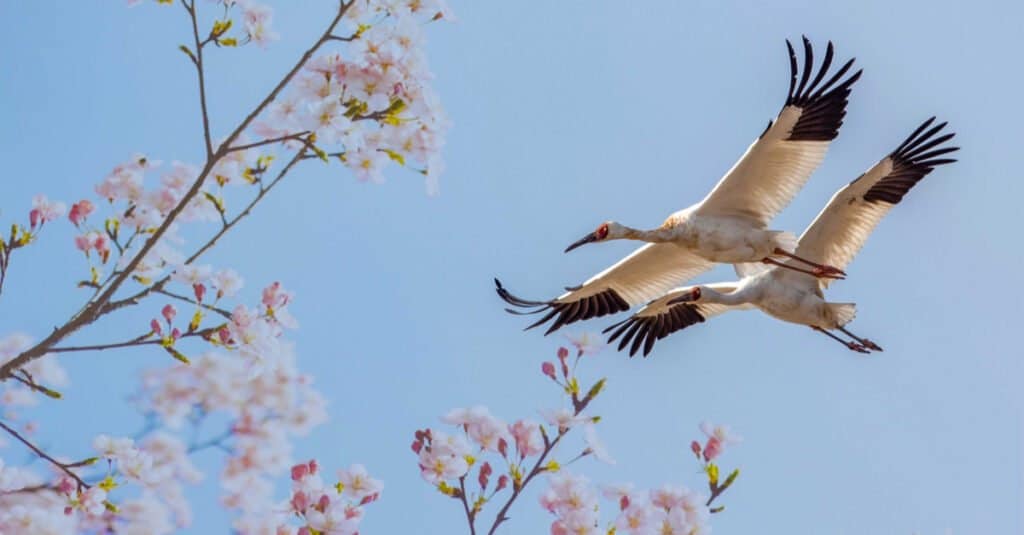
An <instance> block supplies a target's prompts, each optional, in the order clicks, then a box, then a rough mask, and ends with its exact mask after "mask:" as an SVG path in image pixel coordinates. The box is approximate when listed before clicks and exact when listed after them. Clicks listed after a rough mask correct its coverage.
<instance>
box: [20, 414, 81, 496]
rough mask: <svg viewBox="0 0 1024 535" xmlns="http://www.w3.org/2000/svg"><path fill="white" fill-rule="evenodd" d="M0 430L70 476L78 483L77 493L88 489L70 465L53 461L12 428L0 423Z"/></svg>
mask: <svg viewBox="0 0 1024 535" xmlns="http://www.w3.org/2000/svg"><path fill="white" fill-rule="evenodd" d="M0 428H3V430H4V431H7V433H8V434H10V435H11V436H12V437H14V438H16V439H17V440H18V441H19V442H21V443H22V444H24V445H25V446H27V447H28V449H30V450H32V451H33V452H34V453H35V454H36V455H38V456H40V457H42V458H43V459H46V460H47V461H49V462H50V464H52V465H54V466H56V467H57V468H59V469H60V470H61V471H62V472H64V473H65V474H67V475H68V476H70V477H71V479H74V480H75V481H76V482H77V483H78V490H79V491H81V490H82V489H83V488H86V489H87V488H89V484H88V483H86V482H85V481H83V480H82V478H80V477H78V474H76V473H74V472H72V471H71V467H72V465H70V464H64V463H62V462H60V461H58V460H57V459H54V458H53V457H50V455H49V454H47V453H46V452H45V451H43V450H42V449H40V448H39V446H36V445H35V444H33V443H31V442H29V440H28V439H27V438H25V437H23V436H21V433H18V432H17V431H15V430H14V429H13V428H11V427H10V426H8V425H7V424H5V423H3V422H2V421H0Z"/></svg>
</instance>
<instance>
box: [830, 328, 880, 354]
mask: <svg viewBox="0 0 1024 535" xmlns="http://www.w3.org/2000/svg"><path fill="white" fill-rule="evenodd" d="M839 330H840V331H842V332H844V333H845V334H846V335H847V336H849V337H850V338H853V339H854V340H856V341H857V343H859V344H860V345H862V346H864V347H866V348H868V349H870V350H872V351H885V350H884V349H882V348H881V347H880V346H879V345H878V344H876V343H874V342H872V341H871V340H868V339H867V338H861V337H859V336H857V335H856V334H853V333H851V332H850V331H847V330H846V329H844V328H843V327H840V328H839Z"/></svg>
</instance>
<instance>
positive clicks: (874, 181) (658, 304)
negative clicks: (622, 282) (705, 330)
mask: <svg viewBox="0 0 1024 535" xmlns="http://www.w3.org/2000/svg"><path fill="white" fill-rule="evenodd" d="M934 121H935V118H934V117H932V118H931V119H928V120H927V121H925V122H924V123H923V124H922V125H921V126H919V127H918V128H917V129H916V130H914V132H913V133H912V134H911V135H910V137H908V138H907V139H906V140H905V141H904V142H903V143H902V144H900V146H899V147H897V148H896V150H894V151H892V152H891V153H889V155H888V156H886V157H885V158H883V159H882V160H881V161H880V162H878V163H877V164H875V166H874V167H872V168H871V169H869V170H868V171H867V172H866V173H864V174H863V175H861V176H860V177H858V178H857V179H856V180H854V181H853V182H850V183H849V184H848V185H847V186H845V187H844V188H842V189H840V190H839V191H838V192H836V194H835V195H833V196H832V199H831V200H830V201H829V203H828V204H827V205H826V206H825V208H824V209H823V210H822V211H821V213H820V214H818V217H817V218H816V219H815V220H814V222H813V223H811V225H810V226H809V227H807V230H805V231H804V233H803V235H802V236H800V241H799V244H798V245H797V249H796V254H797V255H799V256H800V257H802V258H806V259H808V260H810V261H812V262H820V263H822V264H828V265H832V266H836V267H838V268H840V269H845V268H846V266H847V265H848V264H849V263H850V261H852V260H853V257H854V256H855V255H856V254H857V252H859V251H860V249H861V247H863V246H864V243H865V242H866V241H867V239H868V236H869V235H870V234H871V232H872V231H874V229H875V227H876V226H877V225H878V223H879V221H881V220H882V218H883V217H885V215H886V214H887V213H889V210H891V209H892V207H893V206H895V205H896V204H899V202H900V201H902V200H903V197H904V196H905V195H906V194H907V192H909V191H910V189H911V188H913V187H914V185H915V184H917V183H918V182H919V181H920V180H921V179H922V178H924V177H925V176H926V175H927V174H928V173H930V172H931V171H932V169H934V168H935V167H937V166H939V165H944V164H949V163H953V162H955V161H956V160H954V159H951V158H944V157H942V156H944V155H946V154H949V153H951V152H954V151H956V150H959V147H951V146H943V144H944V143H946V142H947V141H949V140H950V139H952V138H953V136H954V134H952V133H948V134H942V135H938V134H939V132H941V131H942V129H943V128H944V127H945V126H946V123H941V124H939V125H936V126H931V125H932V123H933V122H934ZM937 135H938V136H937ZM936 136H937V137H936ZM782 267H783V266H763V265H741V266H737V274H738V275H740V276H742V277H743V278H742V279H741V280H739V281H736V282H725V283H715V284H703V285H697V286H686V287H683V288H677V289H674V290H672V291H670V292H668V293H666V294H665V295H664V296H662V297H660V298H659V299H656V300H654V301H652V302H650V303H648V304H647V305H646V306H644V307H643V308H641V309H640V310H639V311H638V312H637V313H636V314H634V315H633V316H631V317H630V318H628V319H626V320H625V321H622V322H619V323H616V324H615V325H612V326H611V327H608V328H607V329H605V331H604V332H605V333H608V332H611V335H610V336H609V338H608V342H609V343H612V342H614V341H615V340H616V339H618V338H621V341H620V342H619V350H620V351H621V350H623V349H625V348H626V346H630V349H629V354H630V356H633V355H635V354H636V353H637V351H639V350H640V349H641V348H642V349H643V354H644V356H647V354H648V353H650V351H651V348H652V347H653V346H654V343H655V342H656V341H657V340H660V339H662V338H664V337H666V336H668V335H670V334H672V333H674V332H676V331H678V330H681V329H685V328H686V327H689V326H691V325H695V324H697V323H703V322H704V321H706V320H708V319H710V318H711V317H713V316H717V315H719V314H722V313H725V312H728V311H730V310H738V309H745V308H757V309H760V310H761V311H763V312H764V313H766V314H768V315H769V316H772V317H774V318H777V319H780V320H782V321H786V322H789V323H796V324H799V325H806V326H808V327H811V328H812V329H814V330H816V331H819V332H822V333H824V334H826V335H828V336H829V337H831V338H833V339H834V340H837V341H838V342H840V343H841V344H843V345H845V346H846V347H848V348H849V349H851V350H853V351H857V352H860V353H867V352H869V351H872V350H874V351H882V348H881V347H879V346H878V344H876V343H875V342H872V341H871V340H869V339H866V338H861V337H859V336H857V335H855V334H853V333H852V332H850V331H848V330H847V329H846V324H848V323H849V322H850V321H851V320H852V319H853V317H854V314H855V313H856V307H855V305H854V304H853V303H832V302H829V301H826V300H825V296H824V293H823V290H824V289H825V288H827V287H828V284H829V282H830V281H829V280H827V279H821V278H817V277H812V276H809V275H807V274H804V273H798V272H795V271H792V270H786V269H781V268H782ZM833 330H837V331H839V332H840V333H842V334H845V335H846V336H848V337H849V338H850V339H849V340H846V339H843V338H841V337H840V336H838V335H836V334H835V333H833V332H831V331H833Z"/></svg>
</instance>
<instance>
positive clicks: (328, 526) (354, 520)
mask: <svg viewBox="0 0 1024 535" xmlns="http://www.w3.org/2000/svg"><path fill="white" fill-rule="evenodd" d="M291 476H292V493H291V498H290V499H289V500H288V513H289V514H290V515H291V516H293V517H294V518H296V519H298V520H299V522H300V524H301V525H300V526H299V527H298V528H295V527H292V526H289V525H288V524H287V523H286V521H285V520H284V519H280V520H279V524H278V527H277V534H278V535H285V534H288V535H291V534H295V535H314V534H323V535H356V534H358V533H359V523H360V522H361V521H362V519H363V515H364V508H365V506H366V505H368V504H370V503H373V502H375V501H377V499H378V498H379V497H380V493H381V489H383V487H384V486H383V484H381V482H380V481H378V480H376V479H374V478H372V477H370V475H369V474H368V473H367V471H366V468H365V467H364V466H363V465H361V464H355V465H352V466H350V467H349V468H347V469H343V470H338V482H337V483H335V484H334V485H333V486H330V487H328V486H325V485H324V482H323V480H322V479H321V477H320V474H319V466H318V465H317V462H316V461H315V460H311V461H309V462H306V463H302V464H297V465H295V466H293V467H292V469H291Z"/></svg>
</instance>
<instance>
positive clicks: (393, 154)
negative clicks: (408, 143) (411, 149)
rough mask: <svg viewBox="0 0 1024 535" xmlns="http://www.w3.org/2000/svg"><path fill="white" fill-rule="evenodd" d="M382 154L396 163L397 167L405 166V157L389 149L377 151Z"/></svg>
mask: <svg viewBox="0 0 1024 535" xmlns="http://www.w3.org/2000/svg"><path fill="white" fill-rule="evenodd" d="M379 150H380V151H381V152H383V153H384V154H387V155H388V157H389V158H391V159H392V160H394V161H396V162H398V165H405V156H402V155H401V154H399V153H397V152H395V151H393V150H391V149H379Z"/></svg>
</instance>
